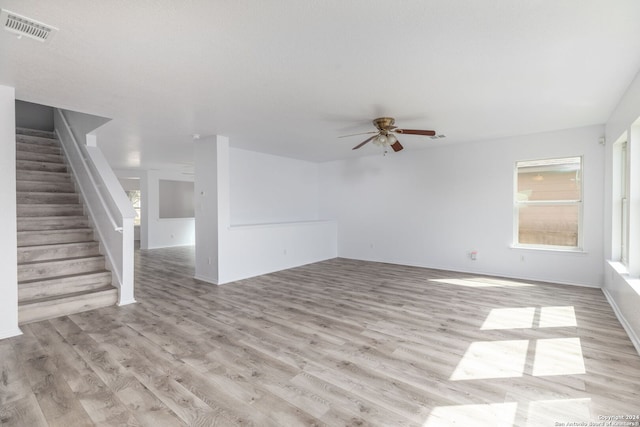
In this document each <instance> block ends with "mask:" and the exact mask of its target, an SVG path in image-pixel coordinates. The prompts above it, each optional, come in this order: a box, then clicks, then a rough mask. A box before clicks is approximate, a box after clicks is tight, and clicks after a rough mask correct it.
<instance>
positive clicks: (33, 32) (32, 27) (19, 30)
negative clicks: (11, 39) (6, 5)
mask: <svg viewBox="0 0 640 427" xmlns="http://www.w3.org/2000/svg"><path fill="white" fill-rule="evenodd" d="M0 20H1V21H2V23H3V25H4V29H5V30H7V31H10V32H12V33H14V34H17V35H18V38H20V37H22V36H25V37H29V38H32V39H35V40H38V41H41V42H46V41H47V40H50V39H51V37H53V34H54V32H55V31H58V29H57V28H55V27H52V26H51V25H47V24H43V23H42V22H38V21H35V20H33V19H30V18H27V17H24V16H20V15H18V14H17V13H13V12H10V11H8V10H5V9H2V13H1V14H0Z"/></svg>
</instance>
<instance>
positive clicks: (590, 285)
mask: <svg viewBox="0 0 640 427" xmlns="http://www.w3.org/2000/svg"><path fill="white" fill-rule="evenodd" d="M338 258H344V259H353V260H357V261H367V262H379V263H382V264H394V265H404V266H407V267H418V268H427V269H430V270H441V271H450V272H452V273H462V274H477V275H479V276H489V277H500V278H504V279H513V280H523V281H530V282H540V283H548V284H550V285H568V286H581V287H584V288H592V289H602V285H601V284H596V283H575V282H567V281H563V280H555V279H551V278H539V277H525V276H518V275H511V274H505V273H494V272H491V271H480V270H465V269H462V268H453V267H447V266H440V265H434V264H430V265H427V264H418V263H407V262H399V261H382V260H377V259H367V258H352V257H348V256H338Z"/></svg>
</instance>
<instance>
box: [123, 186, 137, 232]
mask: <svg viewBox="0 0 640 427" xmlns="http://www.w3.org/2000/svg"><path fill="white" fill-rule="evenodd" d="M126 193H127V196H128V197H129V200H131V204H132V205H133V209H134V210H135V211H136V217H135V219H134V220H133V225H140V190H127V191H126Z"/></svg>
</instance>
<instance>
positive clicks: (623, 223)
mask: <svg viewBox="0 0 640 427" xmlns="http://www.w3.org/2000/svg"><path fill="white" fill-rule="evenodd" d="M619 150H620V163H619V166H618V170H619V177H618V179H619V180H620V193H619V197H620V218H619V221H620V262H622V263H623V264H627V262H628V259H629V191H628V188H629V173H628V170H629V168H628V166H627V142H626V141H624V142H622V143H621V144H620V145H619Z"/></svg>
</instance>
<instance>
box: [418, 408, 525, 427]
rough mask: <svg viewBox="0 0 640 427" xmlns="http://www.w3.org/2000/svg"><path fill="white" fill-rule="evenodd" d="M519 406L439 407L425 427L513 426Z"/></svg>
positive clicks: (432, 412)
mask: <svg viewBox="0 0 640 427" xmlns="http://www.w3.org/2000/svg"><path fill="white" fill-rule="evenodd" d="M517 409H518V404H517V403H516V402H505V403H487V404H480V405H456V406H438V407H436V408H434V409H433V411H431V414H429V418H427V420H426V421H425V422H424V424H423V425H422V426H423V427H450V426H465V427H466V426H473V427H497V426H500V427H501V426H505V427H506V426H509V427H511V426H513V424H514V421H515V417H516V410H517Z"/></svg>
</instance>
